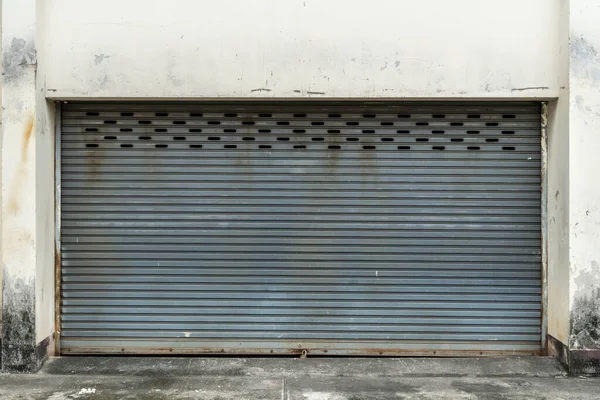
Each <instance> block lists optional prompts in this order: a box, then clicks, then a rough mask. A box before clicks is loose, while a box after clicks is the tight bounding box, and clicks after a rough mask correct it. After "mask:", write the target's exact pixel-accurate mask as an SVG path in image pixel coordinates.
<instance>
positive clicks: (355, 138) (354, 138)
mask: <svg viewBox="0 0 600 400" xmlns="http://www.w3.org/2000/svg"><path fill="white" fill-rule="evenodd" d="M359 140H360V139H359V138H357V137H349V138H346V142H358V141H359Z"/></svg>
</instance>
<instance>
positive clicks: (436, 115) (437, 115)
mask: <svg viewBox="0 0 600 400" xmlns="http://www.w3.org/2000/svg"><path fill="white" fill-rule="evenodd" d="M432 117H433V118H446V115H444V114H433V115H432Z"/></svg>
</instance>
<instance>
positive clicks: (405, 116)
mask: <svg viewBox="0 0 600 400" xmlns="http://www.w3.org/2000/svg"><path fill="white" fill-rule="evenodd" d="M86 115H87V116H93V117H96V116H99V115H100V113H97V112H88V113H86ZM133 115H134V114H133V113H121V116H123V117H132V116H133ZM155 115H156V116H157V117H167V116H168V115H169V114H168V113H155ZM202 116H203V114H199V113H191V114H190V117H202ZM224 116H225V117H228V118H230V117H237V114H229V113H226V114H224ZM271 116H272V114H259V117H261V118H268V117H271ZM328 116H329V117H330V118H341V117H342V115H341V114H329V115H328ZM376 116H377V115H375V114H363V117H364V118H375V117H376ZM294 117H295V118H302V117H306V114H294ZM410 117H411V116H410V114H399V115H398V118H410ZM432 117H433V118H445V117H446V116H445V114H433V115H432ZM467 117H468V118H471V119H476V118H480V117H481V116H480V115H479V114H469V115H468V116H467ZM515 117H516V116H515V115H514V114H504V115H502V118H505V119H514V118H515ZM104 123H105V124H116V123H117V121H114V120H108V121H104ZM138 123H139V124H141V125H148V124H151V123H152V121H145V120H140V121H138ZM173 124H175V125H185V124H186V121H173ZM208 124H209V125H220V124H221V122H220V121H208ZM254 124H255V122H254V121H243V122H242V125H254ZM324 124H325V123H324V122H321V121H317V122H312V123H311V125H316V126H319V125H324ZM393 124H394V123H393V122H381V125H383V126H390V125H393ZM277 125H289V122H288V121H277ZM346 125H349V126H352V125H359V123H358V122H356V121H352V122H346ZM416 125H417V126H427V125H429V123H428V122H416ZM450 125H451V126H463V123H462V122H452V123H450ZM486 126H498V123H497V122H487V123H486ZM97 131H98V129H97V128H87V129H86V132H97ZM132 131H133V129H121V132H132ZM154 131H155V132H167V129H155V130H154ZM189 131H190V132H202V129H190V130H189ZM224 132H225V133H235V132H236V129H224ZM258 132H259V133H270V132H271V130H270V129H259V131H258ZM293 132H294V133H305V132H306V130H304V129H295V130H294V131H293ZM327 132H328V133H340V130H337V129H330V130H328V131H327ZM362 132H363V133H375V131H374V130H367V129H364V130H363V131H362ZM397 133H410V131H407V130H399V131H397ZM432 133H433V134H443V133H444V131H443V130H434V131H432ZM514 133H515V132H514V131H502V134H505V135H512V134H514ZM467 134H479V131H467ZM104 139H107V140H111V139H112V140H114V139H117V137H116V136H105V137H104ZM139 139H140V140H150V139H151V137H149V136H140V138H139ZM173 139H174V140H186V137H185V136H175V137H174V138H173ZM220 139H221V138H220V137H209V138H208V140H220ZM243 140H249V141H251V140H254V138H253V137H244V138H243ZM277 140H279V141H288V140H289V138H285V137H279V138H277ZM312 140H313V141H324V138H319V137H316V138H312ZM346 140H347V141H359V138H346ZM381 141H383V142H393V141H394V139H393V138H381ZM416 141H417V142H427V141H429V139H427V138H417V139H416ZM451 141H452V142H462V141H463V139H459V138H455V139H451ZM486 142H498V139H486ZM86 147H90V148H95V147H98V144H95V143H88V144H86ZM121 147H126V148H131V147H133V144H122V145H121ZM155 147H156V148H167V147H168V145H166V144H157V145H155ZM190 148H202V145H193V144H192V145H190ZM224 148H226V149H235V148H237V146H236V145H225V146H224ZM258 148H259V149H270V148H271V145H259V146H258ZM294 148H295V149H305V148H306V146H305V145H296V146H294ZM328 148H329V149H332V150H339V149H341V146H339V145H331V146H328ZM363 149H366V150H373V149H376V146H363ZM398 149H399V150H409V149H410V146H398ZM432 149H434V150H444V149H445V147H444V146H432ZM467 149H468V150H480V147H479V146H469V147H467ZM502 150H515V148H514V147H512V146H505V147H502Z"/></svg>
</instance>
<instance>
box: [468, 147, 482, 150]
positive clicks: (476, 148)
mask: <svg viewBox="0 0 600 400" xmlns="http://www.w3.org/2000/svg"><path fill="white" fill-rule="evenodd" d="M467 150H479V146H469V147H467Z"/></svg>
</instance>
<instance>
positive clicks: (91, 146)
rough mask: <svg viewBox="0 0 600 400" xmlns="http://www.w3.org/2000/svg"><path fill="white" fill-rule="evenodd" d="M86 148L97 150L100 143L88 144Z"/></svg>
mask: <svg viewBox="0 0 600 400" xmlns="http://www.w3.org/2000/svg"><path fill="white" fill-rule="evenodd" d="M85 147H89V148H96V147H98V143H88V144H86V145H85Z"/></svg>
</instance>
